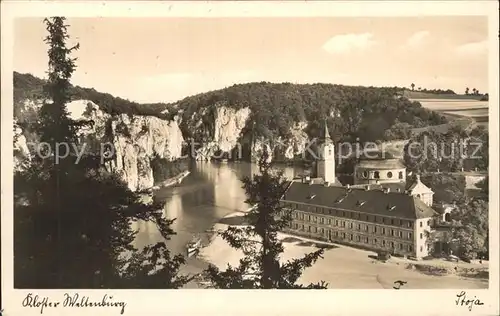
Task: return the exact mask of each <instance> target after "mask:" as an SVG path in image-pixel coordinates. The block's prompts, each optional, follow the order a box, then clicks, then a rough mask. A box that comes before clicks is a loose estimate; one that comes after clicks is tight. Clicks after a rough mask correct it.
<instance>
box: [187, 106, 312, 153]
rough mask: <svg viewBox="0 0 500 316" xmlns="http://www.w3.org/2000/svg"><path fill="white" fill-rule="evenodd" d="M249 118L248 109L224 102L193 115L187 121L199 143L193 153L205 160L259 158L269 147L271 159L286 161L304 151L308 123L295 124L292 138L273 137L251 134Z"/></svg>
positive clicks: (291, 130)
mask: <svg viewBox="0 0 500 316" xmlns="http://www.w3.org/2000/svg"><path fill="white" fill-rule="evenodd" d="M250 120H251V111H250V109H249V108H242V109H239V110H235V109H233V108H230V107H228V106H226V105H221V104H217V107H216V108H215V110H205V111H203V112H201V113H197V114H196V115H193V117H191V118H190V119H189V121H187V122H184V124H185V125H187V126H190V128H191V129H192V131H193V133H192V134H193V135H194V139H195V143H196V144H195V146H194V147H195V148H196V150H194V153H193V155H192V156H193V157H195V159H196V160H203V161H208V160H210V159H212V158H223V157H229V158H231V159H236V160H242V159H246V158H251V159H252V160H258V159H259V157H260V155H261V153H262V150H263V149H264V148H266V149H267V151H268V152H270V153H272V159H276V160H280V161H283V160H292V159H294V158H295V157H296V156H297V155H301V154H302V153H303V152H304V150H305V148H306V146H307V144H308V141H309V137H308V135H307V134H306V132H305V131H304V129H305V128H306V126H307V122H299V123H296V124H294V125H293V126H292V127H291V129H290V135H291V136H290V138H288V139H272V140H271V139H263V138H254V137H252V135H251V133H252V132H251V128H249V127H250V126H251V124H252V122H251V121H250ZM244 147H248V148H249V149H250V152H249V155H250V157H245V154H244V149H243V148H244ZM224 154H226V155H225V156H224Z"/></svg>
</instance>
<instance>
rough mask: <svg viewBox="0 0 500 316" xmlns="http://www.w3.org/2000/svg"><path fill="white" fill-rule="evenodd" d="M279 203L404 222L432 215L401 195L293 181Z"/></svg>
mask: <svg viewBox="0 0 500 316" xmlns="http://www.w3.org/2000/svg"><path fill="white" fill-rule="evenodd" d="M312 196H314V197H313V198H312V199H311V197H312ZM283 200H285V201H289V202H297V203H304V204H309V205H318V206H324V207H329V208H337V209H343V210H351V211H359V212H362V213H367V214H372V215H379V216H390V217H396V218H404V219H419V218H428V217H432V216H434V215H435V214H436V212H435V211H434V210H433V209H432V208H430V207H429V206H427V205H426V204H425V203H424V202H422V201H421V200H420V199H418V198H416V197H413V196H410V195H407V194H404V193H398V192H388V193H386V192H384V191H382V190H365V189H359V188H346V187H336V186H328V187H327V186H324V185H319V184H308V183H302V182H297V181H294V182H292V183H291V184H290V186H289V187H288V190H287V191H286V192H285V194H284V196H283ZM362 202H364V203H362Z"/></svg>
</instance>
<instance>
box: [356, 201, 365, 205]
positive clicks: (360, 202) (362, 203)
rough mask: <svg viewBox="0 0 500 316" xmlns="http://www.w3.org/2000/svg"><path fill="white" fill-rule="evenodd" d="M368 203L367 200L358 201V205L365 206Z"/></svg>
mask: <svg viewBox="0 0 500 316" xmlns="http://www.w3.org/2000/svg"><path fill="white" fill-rule="evenodd" d="M365 203H366V201H358V202H357V203H356V205H357V206H363V205H364V204H365Z"/></svg>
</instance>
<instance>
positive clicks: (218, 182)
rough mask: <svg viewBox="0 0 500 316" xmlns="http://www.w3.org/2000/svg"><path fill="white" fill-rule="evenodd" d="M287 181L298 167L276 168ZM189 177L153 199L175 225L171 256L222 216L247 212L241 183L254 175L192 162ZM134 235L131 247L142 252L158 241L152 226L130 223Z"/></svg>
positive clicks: (240, 168)
mask: <svg viewBox="0 0 500 316" xmlns="http://www.w3.org/2000/svg"><path fill="white" fill-rule="evenodd" d="M278 168H280V169H282V170H283V171H284V175H285V177H287V178H292V177H293V176H294V175H296V174H298V173H300V172H302V169H301V168H300V167H288V166H279V167H278ZM190 171H191V173H190V174H189V175H188V176H187V177H186V178H185V179H184V180H183V181H182V183H181V184H180V185H177V186H174V187H169V188H163V189H161V190H158V191H157V192H156V193H155V199H160V200H162V201H165V207H164V214H165V217H166V218H169V219H173V218H175V222H174V223H173V225H172V226H171V227H172V229H173V230H174V231H175V232H176V233H177V234H176V235H174V236H172V238H171V240H169V241H168V242H167V245H168V247H169V249H170V250H171V251H172V252H173V253H183V254H185V251H186V248H185V247H186V244H187V243H188V242H189V241H190V240H191V238H192V237H193V235H195V234H203V233H205V232H206V231H207V230H209V229H210V228H211V227H212V226H213V225H214V224H215V223H217V222H218V221H219V220H220V219H221V218H223V217H224V216H226V215H228V214H230V213H234V212H236V211H243V210H246V209H247V208H248V205H246V204H245V202H244V201H245V191H244V189H243V188H242V185H243V183H242V182H241V180H242V179H243V178H244V177H246V176H251V175H252V174H255V173H257V171H258V166H257V165H256V164H252V163H247V162H240V163H232V162H229V163H215V162H192V163H191V165H190ZM134 228H135V229H136V230H137V231H138V234H137V236H136V240H135V242H134V246H136V247H137V248H142V247H143V246H145V245H148V244H154V243H156V242H158V241H162V240H163V238H162V237H161V235H160V234H159V233H158V230H157V228H156V227H155V225H154V224H152V223H147V222H138V223H134Z"/></svg>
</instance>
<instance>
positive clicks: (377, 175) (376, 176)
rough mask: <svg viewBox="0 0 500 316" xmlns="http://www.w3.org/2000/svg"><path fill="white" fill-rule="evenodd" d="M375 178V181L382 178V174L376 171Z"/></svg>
mask: <svg viewBox="0 0 500 316" xmlns="http://www.w3.org/2000/svg"><path fill="white" fill-rule="evenodd" d="M374 177H375V179H379V178H380V172H378V171H375V173H374Z"/></svg>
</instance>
